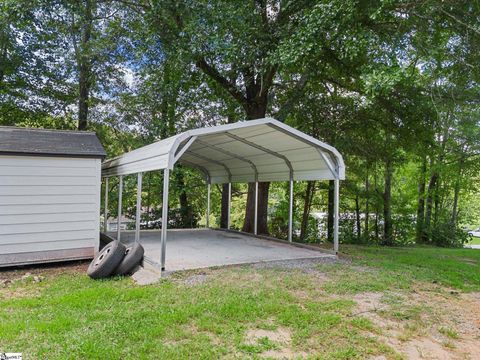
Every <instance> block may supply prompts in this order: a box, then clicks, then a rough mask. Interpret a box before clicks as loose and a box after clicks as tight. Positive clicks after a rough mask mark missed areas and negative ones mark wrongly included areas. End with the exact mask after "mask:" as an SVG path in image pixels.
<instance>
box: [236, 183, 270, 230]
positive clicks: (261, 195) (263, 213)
mask: <svg viewBox="0 0 480 360" xmlns="http://www.w3.org/2000/svg"><path fill="white" fill-rule="evenodd" d="M269 188H270V183H269V182H259V183H258V219H257V232H258V234H263V235H268V224H267V211H268V190H269ZM254 218H255V183H249V184H248V194H247V206H246V209H245V219H244V222H243V228H242V231H245V232H250V233H253V231H254Z"/></svg>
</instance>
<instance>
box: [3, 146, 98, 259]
mask: <svg viewBox="0 0 480 360" xmlns="http://www.w3.org/2000/svg"><path fill="white" fill-rule="evenodd" d="M99 208H100V159H94V158H73V157H53V156H46V157H42V156H16V155H0V255H6V254H15V253H18V254H20V253H34V252H45V251H56V250H74V249H85V248H91V249H97V246H98V236H99V235H98V234H99V233H98V231H99V220H98V214H99V210H100V209H99ZM42 256H44V254H42ZM58 260H61V259H58ZM0 265H5V264H0Z"/></svg>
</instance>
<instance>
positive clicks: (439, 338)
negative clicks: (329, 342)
mask: <svg viewBox="0 0 480 360" xmlns="http://www.w3.org/2000/svg"><path fill="white" fill-rule="evenodd" d="M392 299H393V300H392ZM353 300H354V301H355V302H356V303H357V306H356V308H355V309H354V312H353V313H352V316H362V317H366V318H368V319H369V320H371V321H372V323H373V324H374V325H375V326H376V327H377V328H378V329H379V330H380V331H377V333H376V334H373V336H375V337H377V338H379V339H380V340H382V341H383V342H384V343H385V344H387V345H388V346H390V347H392V348H393V349H394V350H396V351H397V352H398V353H400V354H403V355H404V356H405V357H406V358H408V359H478V354H479V349H480V313H479V312H478V309H479V308H480V293H471V294H460V293H458V292H456V291H455V292H452V291H450V289H443V288H440V287H438V286H432V287H428V286H426V285H425V284H422V285H421V286H418V287H415V288H414V290H413V291H412V292H411V293H407V294H396V293H391V294H389V293H385V294H384V293H375V292H366V293H361V294H357V295H355V296H354V297H353ZM402 311H403V313H402ZM396 314H397V316H395V315H396ZM398 314H400V315H399V316H398Z"/></svg>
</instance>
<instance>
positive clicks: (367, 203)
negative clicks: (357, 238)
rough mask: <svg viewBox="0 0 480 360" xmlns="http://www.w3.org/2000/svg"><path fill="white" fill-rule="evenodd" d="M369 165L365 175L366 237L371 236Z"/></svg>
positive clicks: (367, 238)
mask: <svg viewBox="0 0 480 360" xmlns="http://www.w3.org/2000/svg"><path fill="white" fill-rule="evenodd" d="M368 169H369V167H368V166H367V176H366V177H365V225H364V226H365V229H364V233H365V239H366V240H367V241H368V240H369V238H370V229H369V223H368V222H369V220H370V181H369V176H368V175H369V174H368Z"/></svg>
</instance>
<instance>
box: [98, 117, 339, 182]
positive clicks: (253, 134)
mask: <svg viewBox="0 0 480 360" xmlns="http://www.w3.org/2000/svg"><path fill="white" fill-rule="evenodd" d="M177 162H178V163H181V164H183V165H185V166H189V167H193V168H197V169H199V170H200V171H202V172H203V173H204V174H205V176H206V178H207V180H209V182H210V183H228V182H255V181H288V180H291V179H292V178H293V180H334V179H344V178H345V165H344V162H343V158H342V156H341V155H340V153H339V152H338V151H337V150H336V149H335V148H334V147H332V146H330V145H327V144H325V143H323V142H321V141H319V140H317V139H315V138H313V137H311V136H309V135H307V134H305V133H303V132H301V131H298V130H296V129H294V128H292V127H290V126H288V125H285V124H283V123H281V122H279V121H277V120H275V119H272V118H265V119H258V120H249V121H241V122H236V123H233V124H227V125H219V126H212V127H206V128H201V129H195V130H189V131H186V132H183V133H180V134H178V135H175V136H172V137H170V138H168V139H164V140H160V141H158V142H155V143H153V144H150V145H147V146H144V147H141V148H139V149H136V150H133V151H131V152H128V153H126V154H123V155H121V156H118V157H116V158H113V159H110V160H107V161H105V162H104V163H103V164H102V176H104V177H109V176H117V175H128V174H133V173H139V172H146V171H152V170H160V169H173V167H174V165H175V163H177Z"/></svg>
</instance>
